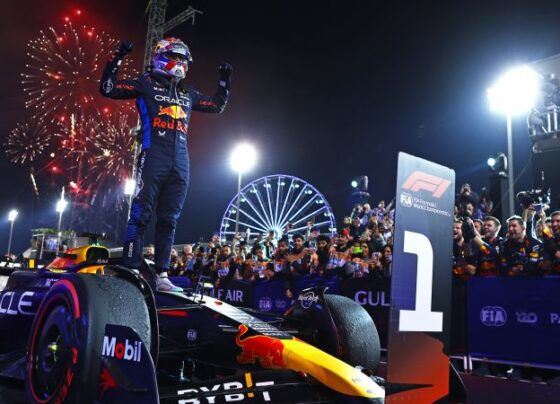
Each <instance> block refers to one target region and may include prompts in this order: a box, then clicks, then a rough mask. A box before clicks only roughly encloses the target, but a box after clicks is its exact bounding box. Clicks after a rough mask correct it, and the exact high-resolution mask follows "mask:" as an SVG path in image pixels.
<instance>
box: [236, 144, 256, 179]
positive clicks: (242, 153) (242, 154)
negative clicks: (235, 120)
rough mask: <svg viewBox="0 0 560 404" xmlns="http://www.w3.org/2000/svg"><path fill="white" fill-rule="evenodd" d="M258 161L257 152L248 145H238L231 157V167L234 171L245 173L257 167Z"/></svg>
mask: <svg viewBox="0 0 560 404" xmlns="http://www.w3.org/2000/svg"><path fill="white" fill-rule="evenodd" d="M256 161H257V151H256V150H255V148H254V147H253V146H251V145H250V144H247V143H241V144H240V145H237V146H236V147H235V148H234V149H233V151H232V152H231V156H230V165H231V168H232V170H233V171H235V172H237V173H245V172H247V171H249V170H250V169H251V168H253V166H254V165H255V163H256Z"/></svg>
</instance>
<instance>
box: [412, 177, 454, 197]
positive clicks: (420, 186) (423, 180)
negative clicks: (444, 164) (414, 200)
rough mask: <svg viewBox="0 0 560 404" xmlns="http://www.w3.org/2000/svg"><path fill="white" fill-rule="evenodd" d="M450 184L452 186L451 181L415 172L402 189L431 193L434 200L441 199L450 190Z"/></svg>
mask: <svg viewBox="0 0 560 404" xmlns="http://www.w3.org/2000/svg"><path fill="white" fill-rule="evenodd" d="M449 184H451V181H449V180H446V179H443V178H440V177H436V176H435V175H431V174H426V173H423V172H422V171H414V172H413V173H412V174H410V175H409V176H408V178H407V179H406V181H405V182H404V184H403V185H402V188H404V189H406V190H409V191H420V190H425V191H429V192H431V193H432V196H433V197H434V198H441V196H442V195H443V193H444V192H445V191H446V190H447V188H449Z"/></svg>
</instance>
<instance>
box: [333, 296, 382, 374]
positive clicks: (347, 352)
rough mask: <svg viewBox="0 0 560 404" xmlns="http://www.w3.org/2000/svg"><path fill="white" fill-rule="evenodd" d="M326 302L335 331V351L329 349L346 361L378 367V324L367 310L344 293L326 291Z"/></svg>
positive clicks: (374, 368)
mask: <svg viewBox="0 0 560 404" xmlns="http://www.w3.org/2000/svg"><path fill="white" fill-rule="evenodd" d="M325 303H326V305H327V307H328V309H329V311H330V313H331V316H332V319H333V321H334V324H335V327H336V334H337V335H336V339H337V341H336V352H329V353H330V354H332V355H335V356H336V357H338V358H340V359H342V360H343V361H344V362H346V363H348V364H349V365H352V366H363V367H365V368H367V369H370V370H372V371H374V372H375V371H377V367H378V366H379V360H380V357H381V346H380V343H379V334H378V333H377V328H376V327H375V323H374V322H373V320H372V319H371V317H370V315H369V314H368V312H367V311H366V310H365V309H364V308H363V307H362V306H360V305H359V304H357V303H356V302H355V301H353V300H352V299H349V298H347V297H345V296H338V295H330V294H328V295H325ZM331 338H332V337H331Z"/></svg>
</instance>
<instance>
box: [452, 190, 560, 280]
mask: <svg viewBox="0 0 560 404" xmlns="http://www.w3.org/2000/svg"><path fill="white" fill-rule="evenodd" d="M520 204H521V205H522V206H523V213H522V215H521V216H517V215H514V216H511V217H510V218H508V219H507V221H506V223H504V224H503V223H501V222H500V220H499V219H498V218H497V217H495V216H492V214H491V213H492V206H493V204H492V201H490V199H489V198H488V197H487V195H485V192H484V193H483V194H482V195H481V197H478V195H477V194H476V193H474V192H473V191H472V190H471V188H470V186H469V185H468V184H465V185H463V187H462V188H461V191H460V192H459V194H457V197H456V206H455V210H456V216H455V220H454V226H453V274H454V276H455V277H457V278H460V279H463V280H468V279H469V278H471V277H472V276H543V275H549V274H552V275H560V252H559V250H560V211H554V212H551V213H550V215H549V216H547V212H548V211H549V210H550V208H549V206H548V205H547V204H542V203H534V202H533V201H531V200H527V199H523V200H521V201H520ZM502 227H504V228H503V231H501V230H502Z"/></svg>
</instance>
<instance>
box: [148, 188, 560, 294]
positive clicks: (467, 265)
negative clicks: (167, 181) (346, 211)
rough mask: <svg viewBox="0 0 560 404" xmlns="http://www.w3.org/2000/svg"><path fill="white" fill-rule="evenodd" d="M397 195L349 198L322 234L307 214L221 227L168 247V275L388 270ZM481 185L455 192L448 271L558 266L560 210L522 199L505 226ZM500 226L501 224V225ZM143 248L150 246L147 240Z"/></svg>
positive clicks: (463, 275) (285, 276)
mask: <svg viewBox="0 0 560 404" xmlns="http://www.w3.org/2000/svg"><path fill="white" fill-rule="evenodd" d="M393 205H394V199H393V200H392V201H391V202H390V203H389V204H385V201H384V200H381V201H379V202H378V204H377V206H376V207H375V208H372V207H371V205H370V204H369V203H363V204H362V203H359V204H356V205H355V206H354V208H353V209H352V211H351V213H350V215H348V216H346V217H344V218H343V220H342V222H341V223H340V224H339V227H338V231H337V234H336V235H334V236H333V237H331V236H329V235H325V234H320V233H319V230H318V229H316V228H314V227H313V223H312V222H308V226H307V231H306V232H305V233H302V234H300V233H293V232H291V229H290V227H289V225H288V227H287V228H286V229H284V234H283V235H281V236H280V237H279V235H278V234H276V233H275V232H274V231H270V232H269V233H268V234H263V235H259V236H257V238H256V239H252V240H250V241H248V240H244V239H243V238H242V237H241V236H239V237H237V238H235V240H234V242H233V243H232V244H227V243H223V242H222V240H220V238H219V235H218V234H214V235H213V236H212V238H211V239H210V241H208V242H205V243H200V244H197V245H190V244H186V245H184V246H183V249H182V251H177V250H176V249H173V250H172V257H171V262H172V268H171V270H170V274H171V275H172V276H187V277H190V278H191V279H192V280H193V281H196V279H198V276H199V275H204V276H207V277H209V278H210V279H211V280H212V282H213V283H214V284H215V285H216V286H220V285H224V284H225V283H227V282H228V281H230V280H231V279H236V280H246V281H255V282H259V281H268V280H272V279H274V280H276V279H280V280H282V281H284V282H285V285H286V294H287V295H290V294H291V291H290V284H291V283H292V282H293V280H294V279H296V278H297V277H301V276H306V275H307V276H338V277H340V278H341V279H350V278H368V277H369V278H374V279H381V278H388V277H390V276H391V266H392V260H393V236H394V208H393ZM493 208H494V204H493V202H492V201H491V200H490V198H489V196H488V193H487V192H486V190H485V189H483V190H482V192H481V194H480V196H479V195H478V194H477V193H476V192H474V191H473V190H472V189H471V187H470V185H469V184H464V185H463V186H461V188H460V191H459V192H458V194H457V195H456V200H455V218H454V225H453V266H452V271H453V275H454V276H455V277H456V278H459V279H462V280H468V279H469V278H470V277H472V276H541V275H546V274H560V212H558V211H556V212H552V213H551V214H550V216H549V217H547V216H546V212H547V210H548V206H546V205H536V204H533V203H525V205H524V210H523V214H522V216H512V217H510V218H509V219H508V220H507V223H506V224H505V226H502V223H501V222H500V220H499V219H498V218H497V217H495V216H493V215H492V212H493ZM501 230H504V231H503V233H502V232H501ZM148 250H149V251H150V250H151V251H150V252H148V255H151V254H153V247H148Z"/></svg>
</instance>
